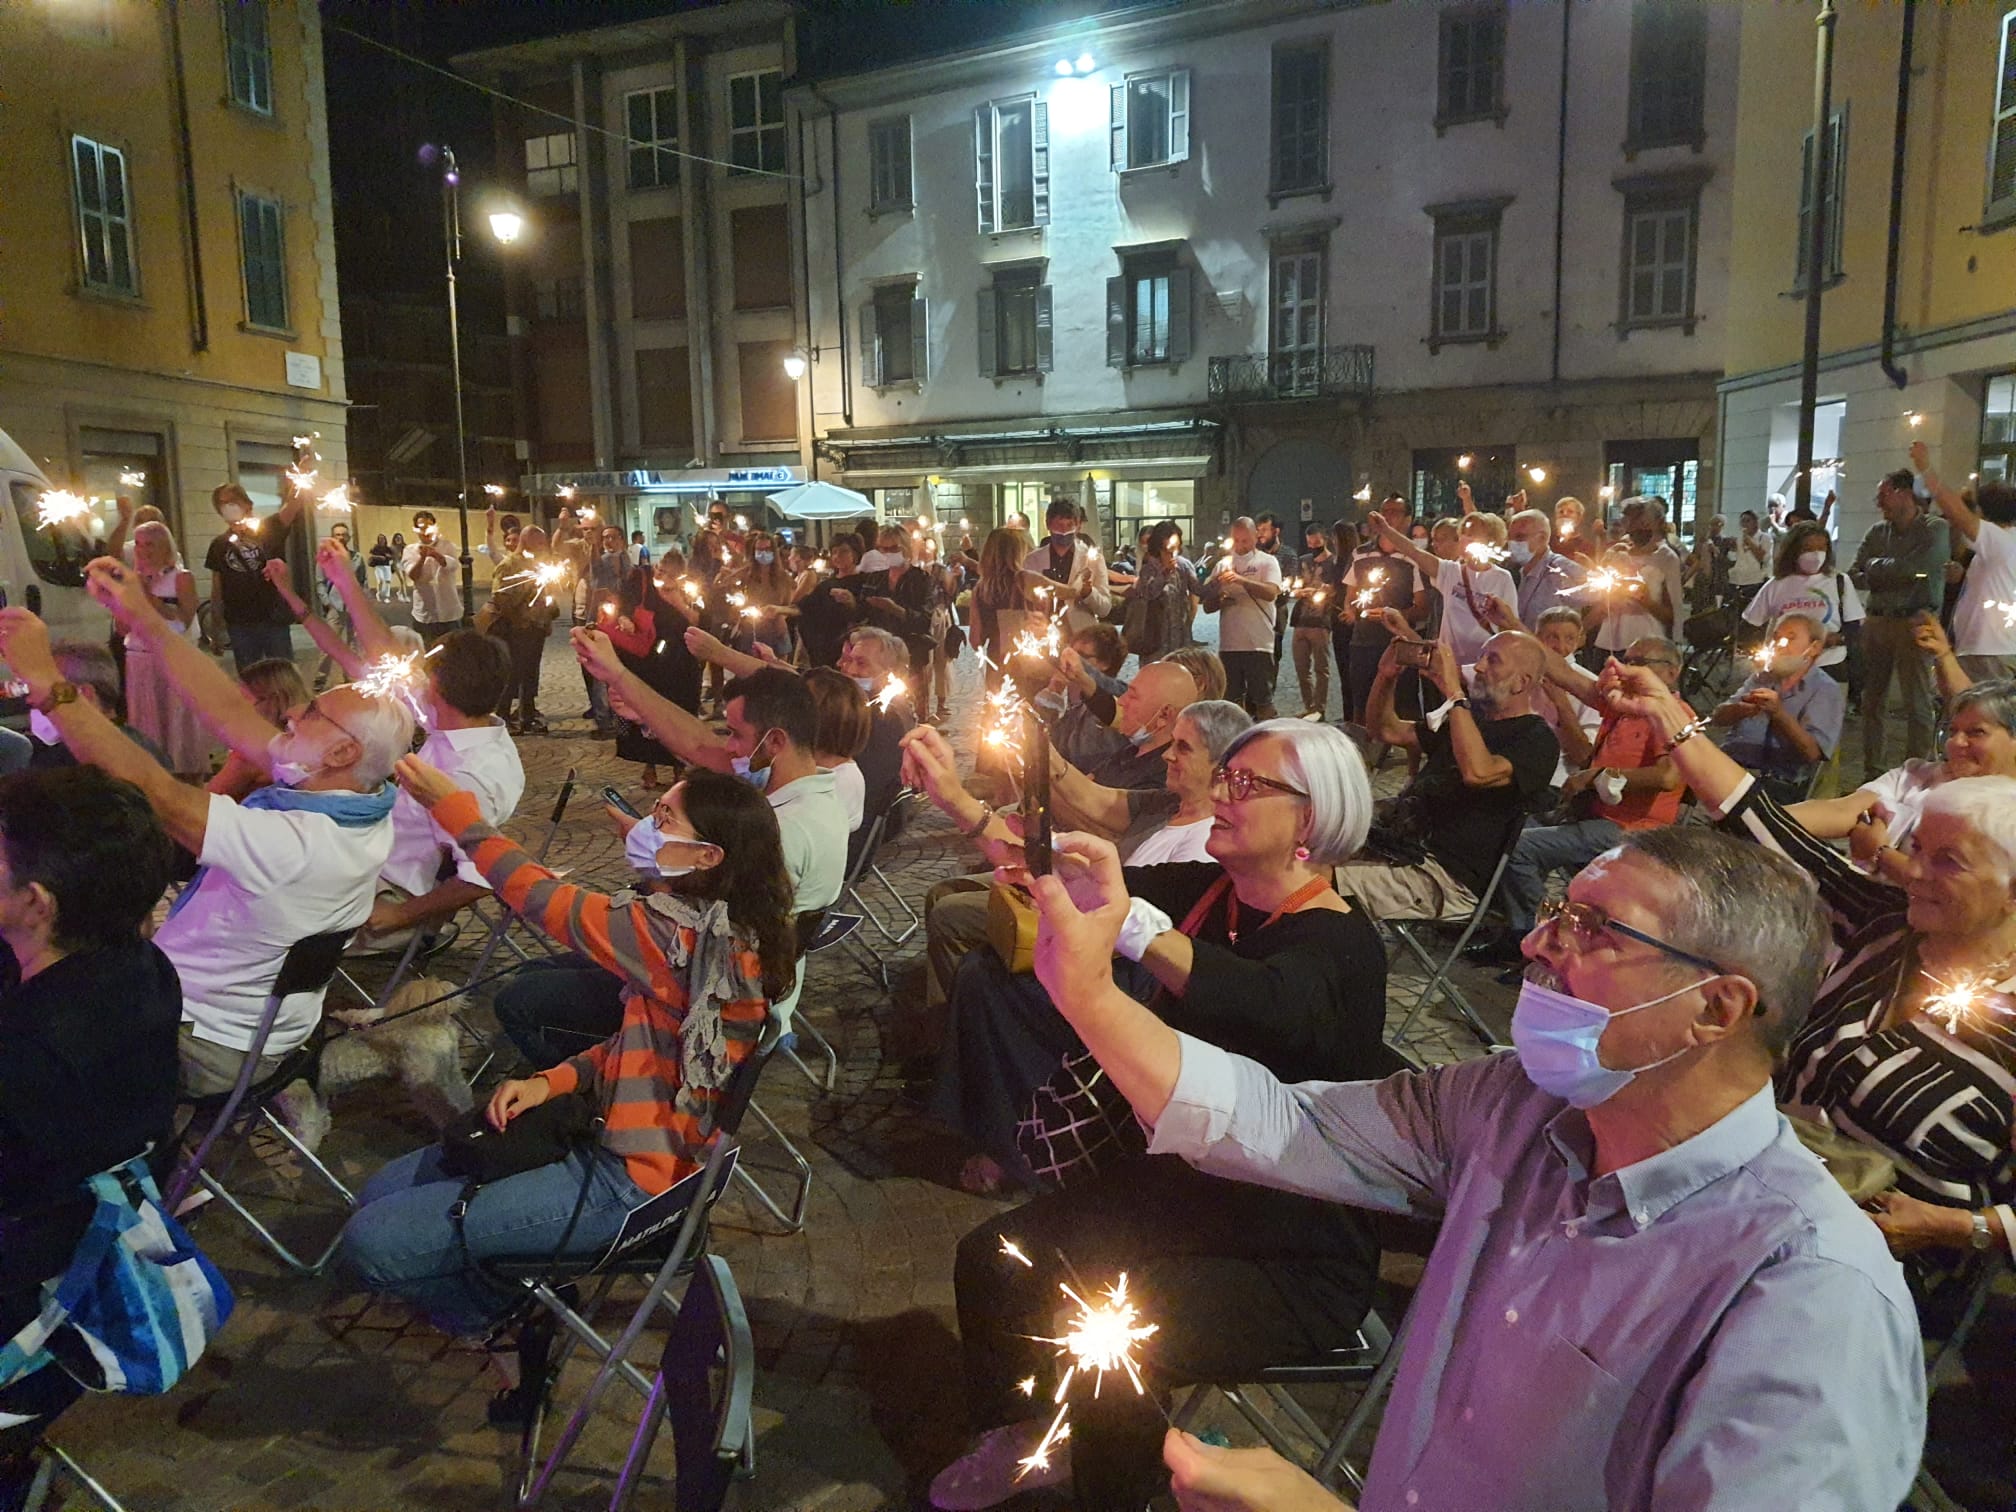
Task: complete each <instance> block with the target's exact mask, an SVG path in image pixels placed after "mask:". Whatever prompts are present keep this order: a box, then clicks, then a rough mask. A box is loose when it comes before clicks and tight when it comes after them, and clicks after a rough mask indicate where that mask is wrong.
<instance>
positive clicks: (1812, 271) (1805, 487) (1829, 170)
mask: <svg viewBox="0 0 2016 1512" xmlns="http://www.w3.org/2000/svg"><path fill="white" fill-rule="evenodd" d="M1834 21H1835V16H1834V0H1820V13H1819V15H1818V16H1817V17H1815V18H1814V26H1815V28H1816V35H1815V40H1814V50H1813V224H1812V226H1811V228H1810V229H1809V231H1808V234H1807V237H1806V346H1805V351H1804V353H1803V355H1802V357H1801V360H1800V364H1799V475H1798V477H1796V478H1795V479H1794V480H1793V482H1794V484H1795V492H1796V494H1797V500H1796V502H1795V504H1794V506H1793V507H1794V508H1795V509H1799V510H1803V511H1805V512H1807V513H1809V514H1810V513H1811V512H1812V509H1813V411H1814V410H1815V409H1816V408H1817V407H1818V405H1819V402H1820V299H1821V296H1822V295H1823V294H1825V293H1826V271H1825V270H1824V269H1823V268H1822V267H1821V263H1822V262H1823V261H1824V260H1825V259H1826V256H1827V216H1826V215H1825V214H1823V213H1822V212H1823V211H1824V210H1825V209H1826V206H1827V185H1828V184H1829V183H1830V182H1831V181H1832V175H1833V172H1834V164H1833V162H1832V160H1831V155H1830V154H1829V152H1828V150H1827V147H1828V141H1827V136H1828V133H1827V122H1828V117H1829V116H1831V115H1832V114H1833V111H1834Z"/></svg>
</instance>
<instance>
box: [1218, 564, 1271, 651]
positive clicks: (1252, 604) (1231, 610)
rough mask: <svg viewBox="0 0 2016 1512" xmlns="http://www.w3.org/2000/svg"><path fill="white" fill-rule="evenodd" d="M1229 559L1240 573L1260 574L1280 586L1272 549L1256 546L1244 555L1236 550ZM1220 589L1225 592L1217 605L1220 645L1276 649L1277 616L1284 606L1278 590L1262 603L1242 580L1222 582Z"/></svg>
mask: <svg viewBox="0 0 2016 1512" xmlns="http://www.w3.org/2000/svg"><path fill="white" fill-rule="evenodd" d="M1228 560H1229V561H1230V562H1231V564H1232V570H1233V571H1234V572H1236V573H1237V574H1239V576H1240V577H1244V578H1258V579H1259V580H1260V581H1261V582H1263V583H1272V584H1274V585H1275V586H1276V587H1277V588H1278V587H1280V586H1281V564H1280V562H1279V561H1277V560H1275V558H1274V555H1273V553H1271V552H1266V551H1261V550H1260V549H1258V548H1257V547H1256V548H1255V549H1253V550H1252V551H1249V552H1246V553H1245V554H1244V555H1243V556H1242V555H1239V554H1237V553H1234V554H1233V555H1232V556H1231V557H1230V558H1229V559H1228ZM1219 591H1220V592H1221V593H1222V594H1223V595H1224V596H1223V597H1222V598H1221V599H1220V600H1219V605H1218V649H1219V650H1220V651H1266V652H1270V653H1271V652H1272V651H1273V649H1274V616H1275V614H1276V612H1278V610H1279V609H1280V606H1281V598H1280V596H1279V595H1278V594H1277V595H1276V596H1275V597H1274V598H1273V600H1272V601H1270V602H1268V603H1264V604H1263V603H1261V602H1260V600H1259V599H1257V598H1255V597H1254V596H1253V594H1252V593H1251V592H1249V591H1248V590H1247V588H1246V587H1245V585H1244V584H1241V583H1226V584H1223V585H1222V586H1221V588H1220V590H1219Z"/></svg>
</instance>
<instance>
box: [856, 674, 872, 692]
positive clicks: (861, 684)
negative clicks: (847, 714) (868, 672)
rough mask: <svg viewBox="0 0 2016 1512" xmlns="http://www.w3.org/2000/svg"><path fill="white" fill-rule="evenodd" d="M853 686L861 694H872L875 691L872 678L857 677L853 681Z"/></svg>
mask: <svg viewBox="0 0 2016 1512" xmlns="http://www.w3.org/2000/svg"><path fill="white" fill-rule="evenodd" d="M854 686H855V687H857V688H859V689H860V690H861V691H862V692H863V693H873V692H874V691H875V679H874V678H872V677H857V678H855V679H854Z"/></svg>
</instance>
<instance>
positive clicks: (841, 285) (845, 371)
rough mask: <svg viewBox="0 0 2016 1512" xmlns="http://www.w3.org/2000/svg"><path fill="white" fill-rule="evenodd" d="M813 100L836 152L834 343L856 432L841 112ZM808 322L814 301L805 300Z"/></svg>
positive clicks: (848, 417)
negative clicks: (843, 242) (843, 241)
mask: <svg viewBox="0 0 2016 1512" xmlns="http://www.w3.org/2000/svg"><path fill="white" fill-rule="evenodd" d="M812 98H813V99H815V100H817V101H818V102H819V103H820V104H821V105H824V106H825V107H826V137H827V140H828V142H830V143H831V144H832V149H833V176H832V179H831V181H830V182H829V183H828V184H827V186H826V192H827V193H828V194H830V195H832V196H833V342H834V345H835V346H837V347H839V349H840V418H841V419H842V420H843V421H845V422H846V424H847V428H848V429H849V430H852V429H853V428H854V367H853V363H852V360H851V359H852V356H853V353H852V350H851V349H850V348H849V346H848V344H847V303H846V288H847V285H846V280H845V276H844V275H845V266H844V264H843V262H842V259H841V253H840V110H839V107H838V106H836V105H834V103H833V102H832V101H831V100H829V99H827V98H826V96H824V95H823V94H821V93H819V86H818V85H817V84H814V85H813V86H812ZM806 307H807V311H808V313H807V316H806V318H807V319H808V320H809V319H810V318H811V316H810V313H809V311H810V307H811V298H810V296H809V295H808V296H807V298H806Z"/></svg>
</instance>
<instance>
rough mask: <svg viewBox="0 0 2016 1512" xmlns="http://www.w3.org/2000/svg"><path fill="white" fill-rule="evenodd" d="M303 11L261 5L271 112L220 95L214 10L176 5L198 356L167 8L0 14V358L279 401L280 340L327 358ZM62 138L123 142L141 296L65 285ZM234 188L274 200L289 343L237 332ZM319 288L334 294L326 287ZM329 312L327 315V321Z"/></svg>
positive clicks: (287, 2)
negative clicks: (200, 324) (251, 392)
mask: <svg viewBox="0 0 2016 1512" xmlns="http://www.w3.org/2000/svg"><path fill="white" fill-rule="evenodd" d="M310 4H312V0H272V3H271V5H270V7H269V18H268V34H269V38H270V42H271V48H272V55H273V67H272V74H273V101H274V110H273V114H272V116H271V117H270V118H268V117H264V116H259V115H256V114H254V113H252V112H250V111H248V110H245V109H243V108H240V107H238V106H234V105H231V104H229V103H228V102H227V101H228V94H229V90H228V88H227V79H226V68H225V46H224V31H223V21H222V16H221V7H220V4H219V3H218V0H187V3H184V4H183V5H182V6H181V7H180V9H181V16H182V20H181V45H182V56H183V61H184V68H185V70H186V74H187V87H188V99H189V107H190V124H191V141H192V147H193V154H192V155H193V158H194V162H195V182H196V189H197V209H198V214H199V218H200V224H201V247H202V265H203V286H204V290H205V292H206V295H207V298H208V305H209V349H208V350H207V351H204V352H197V351H194V350H192V299H191V293H190V289H191V277H190V272H189V266H190V263H189V256H188V249H187V237H186V234H185V224H186V222H185V216H184V210H183V205H182V196H181V183H182V175H181V166H180V157H179V151H178V146H177V140H176V116H175V108H174V90H173V71H172V63H171V56H172V55H171V52H170V48H171V46H172V36H173V32H172V28H171V25H170V21H169V8H168V7H167V6H165V5H159V4H156V3H154V0H6V3H4V4H0V102H4V107H0V205H4V207H5V209H4V215H5V232H4V245H0V352H6V351H20V352H29V353H34V354H37V355H40V356H49V357H71V358H81V359H86V360H90V361H96V362H111V363H115V364H117V365H119V366H122V367H130V368H146V369H150V370H152V371H155V372H160V373H172V374H177V375H182V374H187V375H191V376H195V377H200V378H207V379H213V380H217V381H222V382H228V383H234V384H242V385H247V386H252V387H257V388H263V389H271V390H275V391H285V390H286V381H285V362H284V354H285V352H286V351H287V350H289V349H290V348H291V349H292V350H295V351H300V352H306V353H311V354H313V355H315V356H317V357H327V355H328V353H327V351H326V349H325V343H324V338H323V334H322V327H323V315H324V311H323V309H322V289H323V285H324V282H325V280H324V279H323V278H322V277H321V276H320V270H319V268H318V266H317V260H316V249H317V241H316V225H315V209H316V196H317V182H316V180H317V173H316V168H315V163H316V155H317V152H318V148H317V145H316V142H315V136H314V133H313V132H312V131H311V130H310V127H309V121H308V112H309V103H308V102H309V76H308V70H309V69H310V68H313V69H314V70H316V72H317V73H318V74H319V72H320V69H321V58H320V56H319V53H318V54H317V55H316V56H314V57H312V58H311V57H304V51H305V49H306V47H307V43H308V39H310V38H314V37H316V36H318V35H319V34H318V33H317V32H316V30H315V29H314V25H313V16H312V12H307V13H304V12H303V11H302V10H301V9H300V7H301V6H304V5H310ZM304 21H305V23H306V24H305V25H304ZM73 133H78V134H82V135H84V136H89V137H92V138H93V139H95V140H98V141H102V142H105V143H107V144H108V145H111V146H116V147H120V148H123V149H124V150H125V153H126V157H127V170H128V178H129V183H130V193H131V199H132V205H133V212H134V231H133V236H134V246H135V255H136V258H137V261H138V263H139V268H140V297H139V300H138V301H137V302H134V301H127V300H121V299H117V298H112V297H104V296H97V295H86V294H79V293H78V292H77V290H78V287H79V258H78V251H77V247H78V239H77V225H76V216H75V212H74V209H73V199H72V192H71V183H70V137H71V135H72V134H73ZM238 187H244V188H247V189H250V190H252V191H254V192H256V193H259V194H261V195H263V196H267V197H273V198H278V199H279V200H281V201H282V202H283V203H284V204H285V206H286V225H285V242H284V245H285V251H286V258H287V297H288V313H289V320H290V324H291V326H292V329H293V332H294V337H295V339H294V340H292V341H288V340H283V339H281V338H279V337H275V336H267V335H253V334H250V333H248V332H246V331H243V330H241V328H240V327H241V324H242V322H243V321H244V318H245V298H244V292H243V283H242V272H241V258H240V252H239V237H238V218H237V202H236V200H235V198H234V192H235V189H236V188H238ZM323 188H324V192H326V180H325V181H324V186H323ZM328 283H329V286H330V287H333V280H329V281H328ZM329 314H330V316H331V317H332V323H333V316H334V311H330V312H329ZM325 377H326V375H325ZM324 392H325V393H326V392H327V390H326V389H325V391H324Z"/></svg>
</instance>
